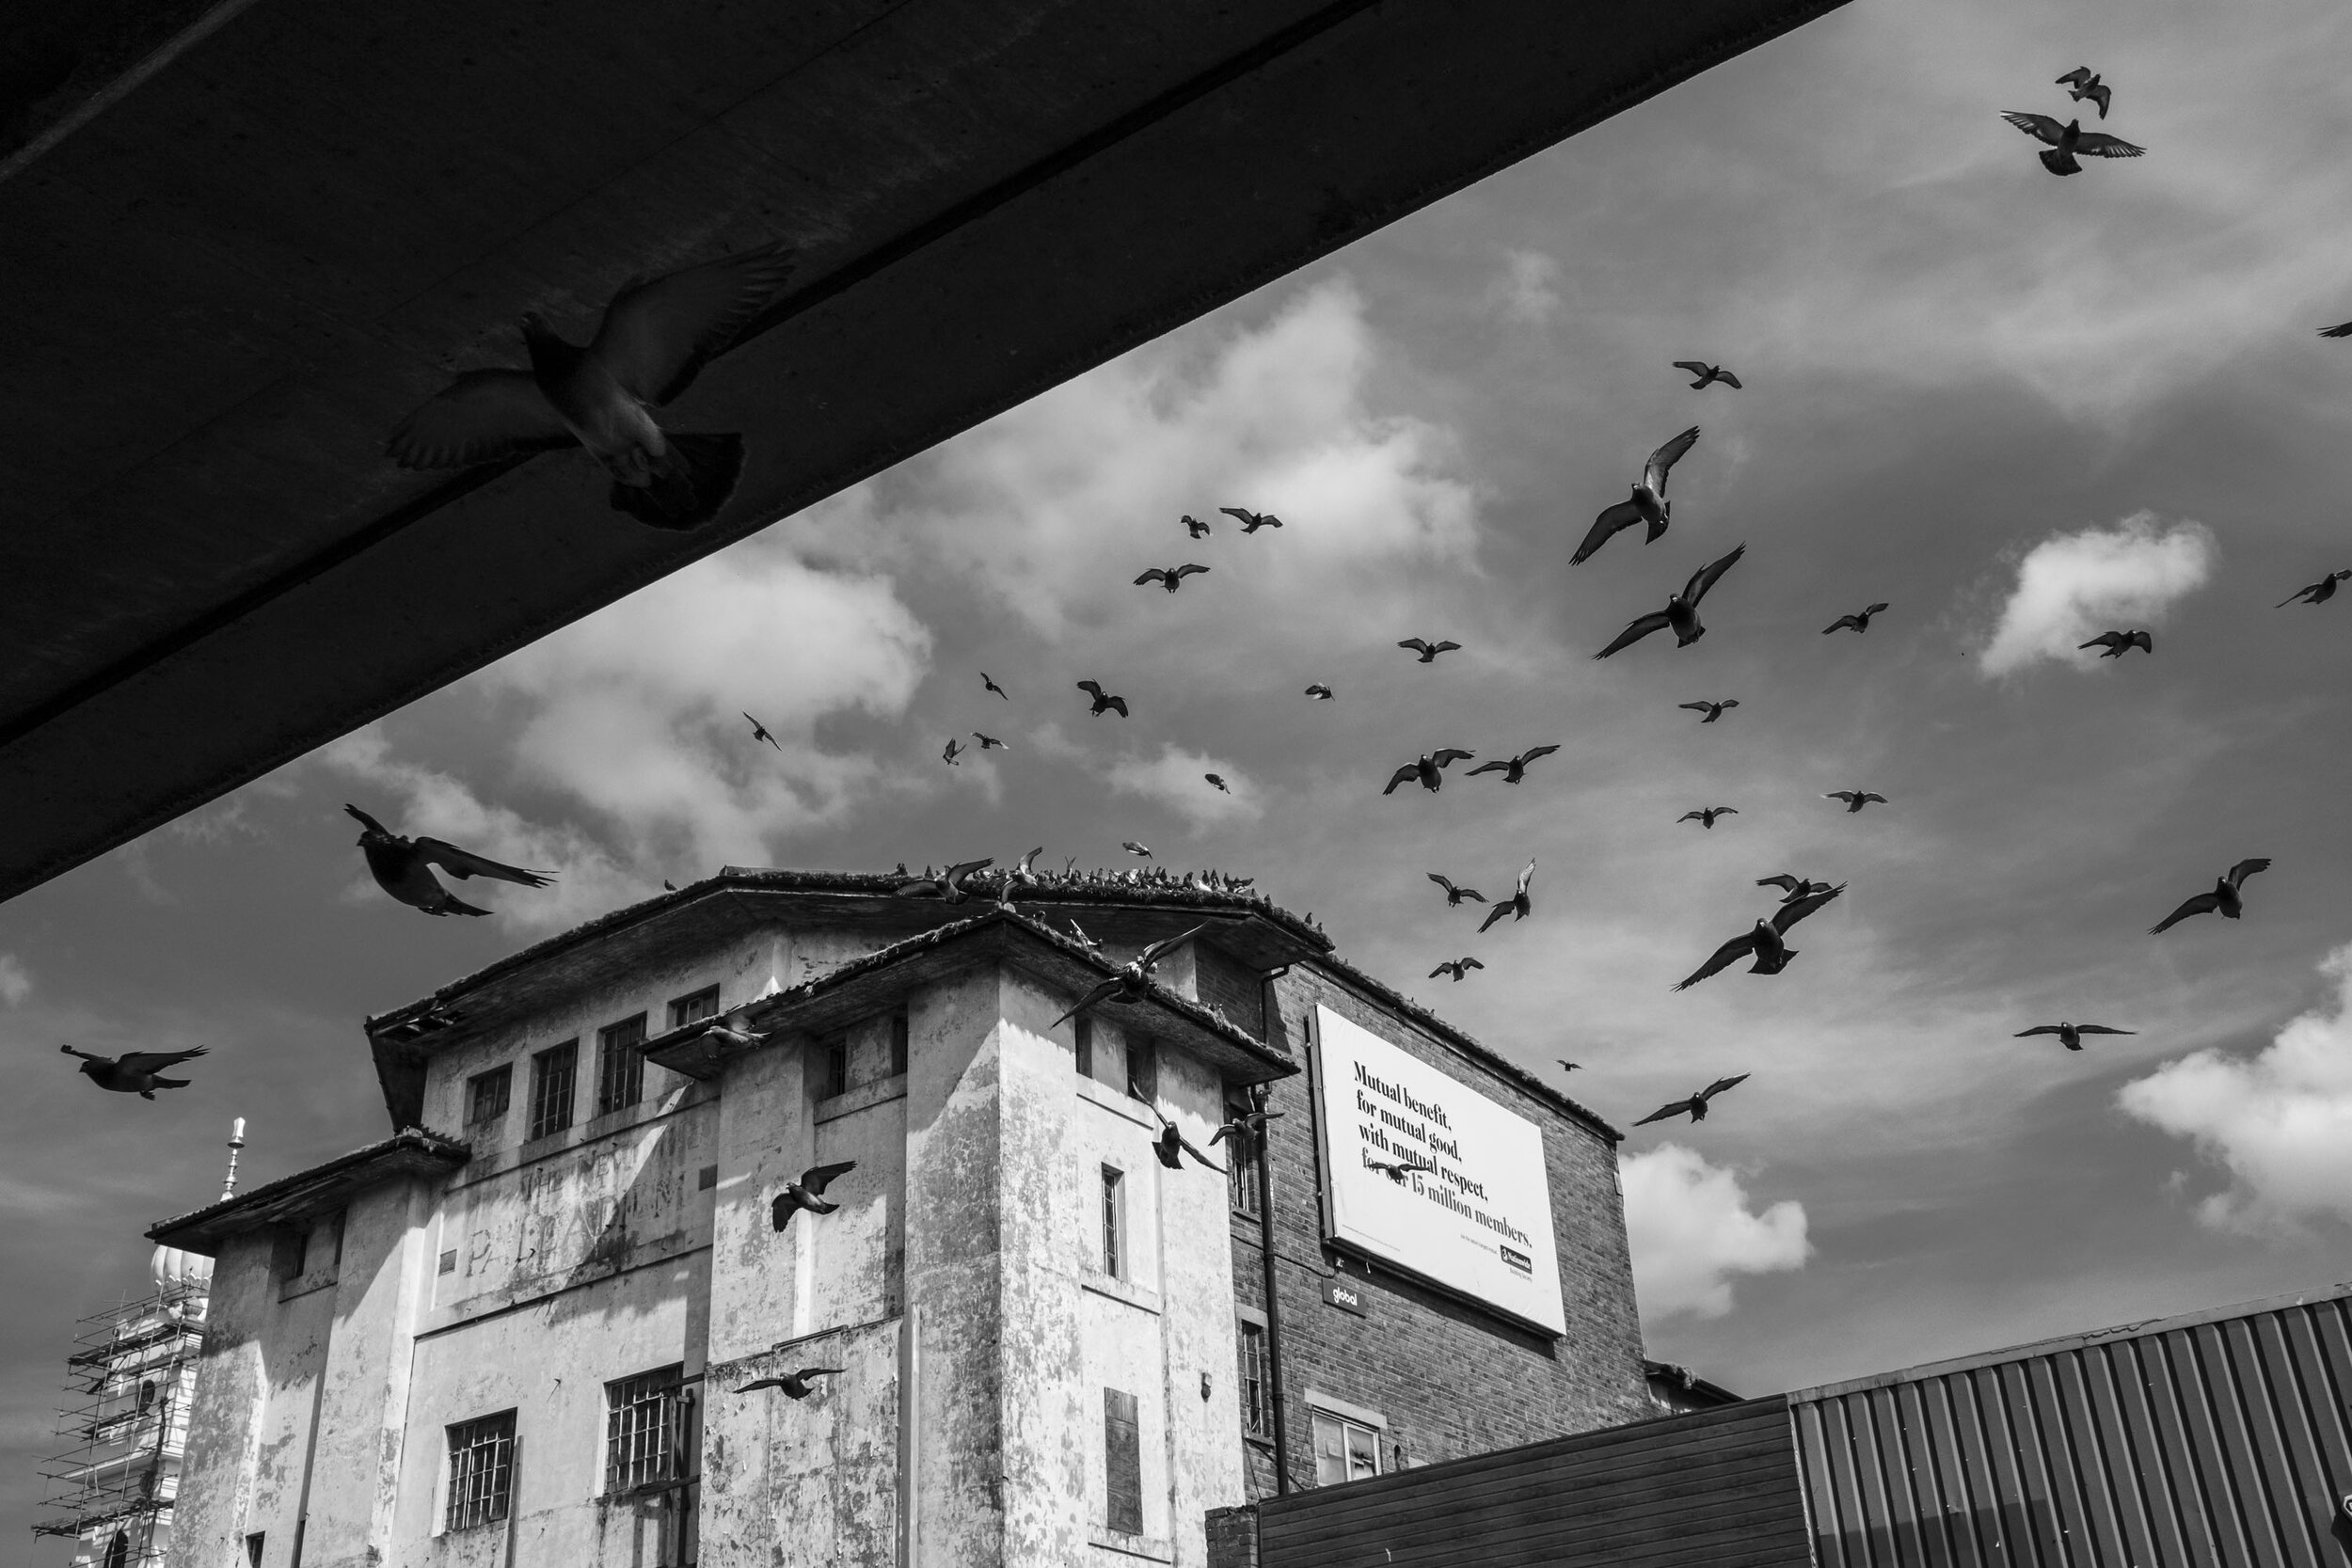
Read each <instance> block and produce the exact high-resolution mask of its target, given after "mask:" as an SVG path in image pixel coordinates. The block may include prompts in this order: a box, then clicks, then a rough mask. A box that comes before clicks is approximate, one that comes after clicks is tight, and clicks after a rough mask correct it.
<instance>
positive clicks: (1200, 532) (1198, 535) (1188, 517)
mask: <svg viewBox="0 0 2352 1568" xmlns="http://www.w3.org/2000/svg"><path fill="white" fill-rule="evenodd" d="M1184 531H1185V532H1186V533H1189V534H1191V535H1192V536H1193V537H1194V538H1195V539H1206V538H1207V537H1208V536H1209V525H1208V524H1206V523H1204V522H1202V521H1201V520H1200V518H1198V517H1196V516H1194V515H1192V514H1191V513H1189V512H1187V513H1185V514H1184Z"/></svg>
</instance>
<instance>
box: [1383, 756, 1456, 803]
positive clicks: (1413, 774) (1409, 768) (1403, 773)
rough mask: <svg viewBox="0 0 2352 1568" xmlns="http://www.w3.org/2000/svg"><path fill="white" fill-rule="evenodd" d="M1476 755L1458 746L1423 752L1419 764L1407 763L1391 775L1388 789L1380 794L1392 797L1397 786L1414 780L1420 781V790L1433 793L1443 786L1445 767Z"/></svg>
mask: <svg viewBox="0 0 2352 1568" xmlns="http://www.w3.org/2000/svg"><path fill="white" fill-rule="evenodd" d="M1477 754H1478V753H1477V752H1465V751H1463V750H1462V749H1461V748H1460V747H1459V746H1440V747H1438V749H1437V750H1436V751H1434V752H1422V756H1421V760H1420V761H1419V762H1408V763H1406V765H1405V766H1404V767H1402V768H1398V769H1397V770H1396V771H1395V772H1394V773H1392V774H1391V775H1390V776H1389V787H1388V788H1386V789H1384V790H1382V791H1381V792H1380V793H1381V794H1383V795H1393V794H1394V793H1396V786H1397V785H1398V784H1410V783H1412V782H1413V781H1414V780H1415V779H1419V780H1420V781H1421V787H1422V788H1423V789H1426V790H1430V791H1433V792H1434V791H1435V790H1437V789H1438V787H1440V786H1441V785H1442V784H1444V783H1445V774H1444V771H1443V770H1444V769H1445V768H1447V767H1449V766H1451V765H1452V764H1454V763H1457V762H1468V761H1470V759H1471V758H1472V757H1474V756H1476V755H1477Z"/></svg>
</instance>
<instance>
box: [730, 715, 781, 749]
mask: <svg viewBox="0 0 2352 1568" xmlns="http://www.w3.org/2000/svg"><path fill="white" fill-rule="evenodd" d="M736 711H737V712H739V713H741V712H742V710H741V709H740V708H738V709H737V710H736ZM743 717H744V718H746V719H751V721H752V744H753V745H755V746H756V745H758V744H759V743H760V742H761V741H763V740H764V741H766V742H767V743H768V744H769V745H771V746H775V747H776V750H777V751H779V752H781V751H783V750H784V748H783V747H781V746H776V737H775V736H772V735H770V734H769V733H768V726H767V725H765V724H763V723H761V722H760V721H758V720H756V719H752V716H751V715H750V714H748V713H745V714H743Z"/></svg>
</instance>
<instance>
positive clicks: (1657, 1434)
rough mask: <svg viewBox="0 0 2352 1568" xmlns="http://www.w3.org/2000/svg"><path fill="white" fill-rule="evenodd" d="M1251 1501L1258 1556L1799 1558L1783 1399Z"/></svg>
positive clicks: (1313, 1559)
mask: <svg viewBox="0 0 2352 1568" xmlns="http://www.w3.org/2000/svg"><path fill="white" fill-rule="evenodd" d="M1258 1507H1259V1527H1258V1528H1259V1538H1258V1550H1259V1562H1260V1564H1261V1568H1359V1565H1361V1564H1364V1563H1377V1564H1380V1568H1438V1565H1440V1564H1457V1563H1462V1562H1466V1561H1475V1562H1476V1563H1478V1564H1479V1568H1537V1565H1539V1564H1540V1565H1545V1568H1551V1565H1556V1564H1563V1563H1574V1564H1577V1565H1579V1568H1584V1565H1587V1564H1591V1565H1594V1568H1604V1565H1606V1568H1619V1565H1622V1568H1668V1565H1671V1568H1702V1565H1703V1568H1803V1565H1805V1564H1809V1563H1810V1562H1811V1561H1812V1560H1813V1559H1812V1556H1811V1553H1810V1550H1809V1548H1808V1545H1807V1540H1808V1530H1807V1528H1806V1525H1805V1517H1804V1489H1803V1486H1802V1484H1801V1482H1800V1481H1799V1479H1798V1476H1797V1460H1796V1449H1795V1445H1794V1444H1793V1443H1792V1441H1791V1440H1790V1436H1789V1418H1788V1404H1787V1402H1786V1401H1783V1400H1780V1399H1769V1400H1752V1401H1749V1402H1746V1403H1743V1404H1733V1405H1724V1406H1722V1407H1721V1408H1718V1409H1714V1410H1706V1411H1699V1412H1696V1413H1693V1414H1691V1415H1687V1416H1677V1417H1669V1418H1663V1419H1661V1420H1655V1421H1643V1422H1639V1423H1636V1424H1635V1425H1632V1426H1625V1427H1613V1428H1610V1429H1608V1430H1606V1431H1602V1432H1592V1433H1581V1434H1579V1435H1577V1436H1574V1437H1565V1438H1558V1439H1555V1440H1553V1441H1550V1442H1546V1443H1535V1444H1530V1445H1528V1446H1527V1447H1524V1448H1518V1449H1502V1450H1499V1451H1497V1452H1494V1453H1488V1454H1480V1455H1478V1456H1476V1457H1474V1458H1470V1459H1462V1460H1455V1461H1454V1462H1452V1463H1449V1464H1445V1465H1428V1466H1425V1467H1423V1468H1421V1469H1414V1470H1406V1471H1402V1472H1400V1473H1398V1474H1395V1475H1387V1476H1376V1477H1372V1478H1369V1479H1367V1480H1364V1481H1351V1482H1349V1483H1348V1484H1346V1485H1343V1486H1328V1487H1320V1488H1317V1489H1315V1490H1313V1491H1308V1492H1300V1493H1295V1494H1293V1495H1292V1496H1290V1497H1269V1498H1265V1499H1263V1501H1261V1502H1260V1504H1259V1505H1258Z"/></svg>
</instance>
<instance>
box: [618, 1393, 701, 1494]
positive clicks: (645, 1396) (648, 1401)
mask: <svg viewBox="0 0 2352 1568" xmlns="http://www.w3.org/2000/svg"><path fill="white" fill-rule="evenodd" d="M684 1371H685V1369H684V1368H683V1367H664V1368H662V1369H661V1370H660V1371H656V1372H644V1373H642V1374H640V1375H639V1376H636V1377H631V1378H624V1379H622V1380H621V1381H620V1382H618V1383H608V1384H606V1385H605V1386H604V1399H605V1418H604V1489H605V1491H606V1492H608V1493H621V1492H628V1491H630V1490H632V1489H634V1488H636V1487H640V1486H644V1485H647V1484H649V1483H652V1482H655V1481H676V1480H677V1479H678V1478H680V1477H681V1476H683V1475H684V1474H685V1473H686V1389H685V1386H683V1385H682V1384H681V1383H680V1382H679V1377H680V1375H681V1374H682V1373H683V1372H684Z"/></svg>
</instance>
